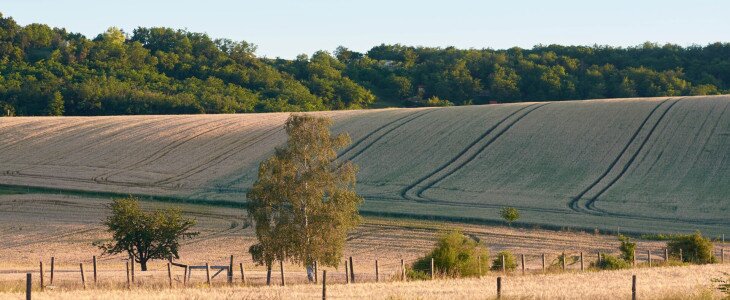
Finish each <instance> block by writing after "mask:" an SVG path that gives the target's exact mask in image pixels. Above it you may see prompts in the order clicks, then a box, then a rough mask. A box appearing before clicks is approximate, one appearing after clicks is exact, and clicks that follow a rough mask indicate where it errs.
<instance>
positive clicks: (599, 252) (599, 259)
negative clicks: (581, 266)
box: [596, 251, 601, 265]
mask: <svg viewBox="0 0 730 300" xmlns="http://www.w3.org/2000/svg"><path fill="white" fill-rule="evenodd" d="M596 261H597V263H598V264H599V265H600V264H601V251H598V259H597V260H596Z"/></svg>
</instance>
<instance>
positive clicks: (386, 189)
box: [0, 96, 730, 234]
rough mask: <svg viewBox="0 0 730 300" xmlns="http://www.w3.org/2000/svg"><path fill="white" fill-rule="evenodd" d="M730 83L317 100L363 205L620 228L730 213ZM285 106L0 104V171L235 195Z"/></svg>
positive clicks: (721, 224) (680, 224) (24, 179)
mask: <svg viewBox="0 0 730 300" xmlns="http://www.w3.org/2000/svg"><path fill="white" fill-rule="evenodd" d="M729 105H730V96H702V97H672V98H666V97H665V98H636V99H614V100H591V101H563V102H541V103H516V104H501V105H485V106H459V107H447V108H416V109H377V110H357V111H336V112H319V113H315V114H319V115H327V116H331V117H332V118H333V119H334V120H335V125H334V127H333V130H334V131H336V132H348V133H349V134H350V135H351V137H352V140H353V143H352V145H351V146H350V147H349V148H347V149H344V150H343V151H341V153H340V155H339V156H340V159H343V160H345V159H347V160H352V161H354V162H355V163H356V164H358V165H359V166H360V173H359V177H358V191H359V192H360V193H361V194H362V195H363V196H364V197H365V199H366V201H365V204H364V205H363V207H362V210H363V211H364V212H368V213H373V214H383V215H392V216H410V217H417V218H441V219H450V220H463V221H477V222H497V221H499V216H498V213H499V208H501V207H503V206H507V205H509V206H514V207H517V208H519V209H520V210H521V212H522V215H523V216H522V219H521V221H522V222H524V223H525V224H535V225H538V226H548V227H569V228H599V229H603V230H616V228H617V227H619V226H620V228H621V230H622V231H633V232H676V231H693V230H697V229H699V230H702V231H703V232H708V233H710V234H719V233H725V232H727V231H728V229H729V228H730V218H728V216H730V110H728V106H729ZM287 116H288V114H287V113H271V114H243V115H168V116H118V117H17V118H2V119H0V137H2V141H3V142H2V144H0V184H4V185H16V186H32V187H48V188H54V189H66V190H82V191H90V192H110V193H118V194H142V195H153V196H166V197H172V198H178V199H196V200H202V201H219V202H220V201H232V202H245V192H246V189H247V188H248V187H250V186H251V184H252V183H253V181H254V180H255V178H256V171H257V168H258V163H259V162H260V161H261V160H263V159H264V158H266V157H267V156H268V155H270V154H271V153H272V151H273V149H274V147H275V146H277V145H281V144H282V143H283V142H284V141H285V140H286V136H285V133H284V131H283V126H282V125H283V122H284V120H285V119H286V118H287Z"/></svg>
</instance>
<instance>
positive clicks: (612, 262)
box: [591, 254, 631, 270]
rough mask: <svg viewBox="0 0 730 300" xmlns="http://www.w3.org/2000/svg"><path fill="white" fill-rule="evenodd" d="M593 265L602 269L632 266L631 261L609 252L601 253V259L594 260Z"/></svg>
mask: <svg viewBox="0 0 730 300" xmlns="http://www.w3.org/2000/svg"><path fill="white" fill-rule="evenodd" d="M591 267H594V268H598V269H601V270H621V269H628V268H630V267H631V263H629V262H628V261H626V260H624V259H622V258H620V257H616V256H613V255H609V254H601V261H599V262H592V263H591Z"/></svg>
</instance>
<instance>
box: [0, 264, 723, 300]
mask: <svg viewBox="0 0 730 300" xmlns="http://www.w3.org/2000/svg"><path fill="white" fill-rule="evenodd" d="M728 271H730V266H728V265H707V266H689V267H663V268H651V269H648V268H646V269H636V270H621V271H602V272H585V273H563V274H547V275H526V276H507V277H504V278H503V298H504V299H628V298H630V296H631V275H634V274H635V275H637V282H638V288H637V293H638V298H639V299H720V298H721V297H722V295H721V294H720V293H719V292H717V291H716V290H715V287H714V286H713V285H712V284H711V279H712V278H717V277H719V276H721V274H722V272H728ZM328 278H329V277H328ZM495 278H496V275H489V276H485V277H484V278H482V279H458V280H457V279H447V280H436V281H421V282H406V283H403V282H390V283H358V284H350V285H343V284H331V285H328V286H327V294H328V298H329V299H493V298H495V297H496V288H495V281H496V279H495ZM320 296H321V286H319V285H307V284H298V285H292V286H287V287H278V286H276V287H240V286H237V287H226V286H224V285H223V284H222V283H219V284H216V285H215V286H214V287H213V288H208V287H206V286H202V285H201V286H198V287H195V288H187V289H182V288H175V289H172V290H170V289H167V288H162V287H159V286H157V287H151V286H147V287H135V288H133V290H132V291H127V290H124V289H123V288H121V287H117V289H111V290H110V289H102V290H99V289H95V288H93V287H91V286H90V287H89V289H88V290H78V289H77V290H53V291H46V292H36V293H35V294H34V299H75V300H78V299H142V298H144V299H315V298H318V297H320ZM22 297H23V295H22V294H21V293H18V292H16V293H0V298H3V299H21V298H22Z"/></svg>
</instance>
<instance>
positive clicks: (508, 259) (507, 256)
mask: <svg viewBox="0 0 730 300" xmlns="http://www.w3.org/2000/svg"><path fill="white" fill-rule="evenodd" d="M503 255H504V266H505V269H506V270H507V271H512V270H514V269H516V268H517V260H516V259H515V256H514V254H512V252H509V251H501V252H499V253H497V257H496V258H494V262H492V270H495V271H499V270H502V256H503Z"/></svg>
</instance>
